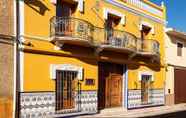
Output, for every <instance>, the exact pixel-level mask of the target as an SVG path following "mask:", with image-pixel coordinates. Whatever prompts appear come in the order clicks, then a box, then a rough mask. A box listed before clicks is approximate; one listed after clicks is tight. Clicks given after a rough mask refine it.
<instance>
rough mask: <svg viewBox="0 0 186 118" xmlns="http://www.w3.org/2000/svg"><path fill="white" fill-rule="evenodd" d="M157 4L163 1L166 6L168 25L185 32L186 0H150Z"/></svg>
mask: <svg viewBox="0 0 186 118" xmlns="http://www.w3.org/2000/svg"><path fill="white" fill-rule="evenodd" d="M150 1H152V2H154V3H156V4H158V5H160V4H161V1H163V2H164V3H165V5H166V7H167V21H168V27H172V28H176V29H177V30H180V31H184V32H186V0H150Z"/></svg>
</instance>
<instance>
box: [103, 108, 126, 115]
mask: <svg viewBox="0 0 186 118" xmlns="http://www.w3.org/2000/svg"><path fill="white" fill-rule="evenodd" d="M126 111H127V109H125V108H123V107H115V108H105V109H103V110H100V113H101V114H107V113H113V112H126Z"/></svg>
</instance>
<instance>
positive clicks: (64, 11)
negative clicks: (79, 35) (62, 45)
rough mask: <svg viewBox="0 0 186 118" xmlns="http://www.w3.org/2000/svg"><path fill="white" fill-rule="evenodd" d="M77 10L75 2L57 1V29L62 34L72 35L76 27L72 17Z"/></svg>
mask: <svg viewBox="0 0 186 118" xmlns="http://www.w3.org/2000/svg"><path fill="white" fill-rule="evenodd" d="M74 11H75V4H70V3H67V2H64V1H62V0H58V1H57V6H56V16H57V17H58V18H57V20H58V22H57V23H58V26H57V29H56V30H58V32H59V33H60V35H65V36H71V35H72V33H73V29H74V23H73V21H72V19H70V18H71V17H72V15H73V12H74Z"/></svg>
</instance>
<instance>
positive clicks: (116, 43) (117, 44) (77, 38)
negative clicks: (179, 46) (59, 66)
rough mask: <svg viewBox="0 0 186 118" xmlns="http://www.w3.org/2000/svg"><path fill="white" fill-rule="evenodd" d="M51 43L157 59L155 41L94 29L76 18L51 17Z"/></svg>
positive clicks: (157, 48)
mask: <svg viewBox="0 0 186 118" xmlns="http://www.w3.org/2000/svg"><path fill="white" fill-rule="evenodd" d="M50 26H51V27H50V33H51V34H50V35H51V42H53V43H54V44H55V45H57V46H63V45H64V44H70V45H78V46H84V47H92V48H96V52H97V53H100V52H102V51H112V52H119V53H125V54H128V55H129V56H130V58H132V57H134V56H136V55H142V56H146V57H159V43H158V42H157V41H156V40H146V39H145V40H141V39H139V38H137V37H136V36H134V35H133V34H130V33H128V32H126V31H120V30H107V29H104V28H99V27H95V26H93V25H92V24H90V23H89V22H87V21H84V20H80V19H77V18H63V17H53V18H52V19H51V21H50Z"/></svg>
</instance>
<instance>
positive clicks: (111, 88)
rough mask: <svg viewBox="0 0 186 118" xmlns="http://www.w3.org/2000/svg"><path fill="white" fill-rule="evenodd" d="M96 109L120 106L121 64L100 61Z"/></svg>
mask: <svg viewBox="0 0 186 118" xmlns="http://www.w3.org/2000/svg"><path fill="white" fill-rule="evenodd" d="M98 66H99V83H98V109H99V110H101V109H104V108H112V107H121V106H122V100H123V99H124V98H122V95H123V91H122V90H123V89H122V88H123V86H124V85H123V81H124V80H123V65H119V64H113V63H106V62H100V63H99V64H98Z"/></svg>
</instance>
